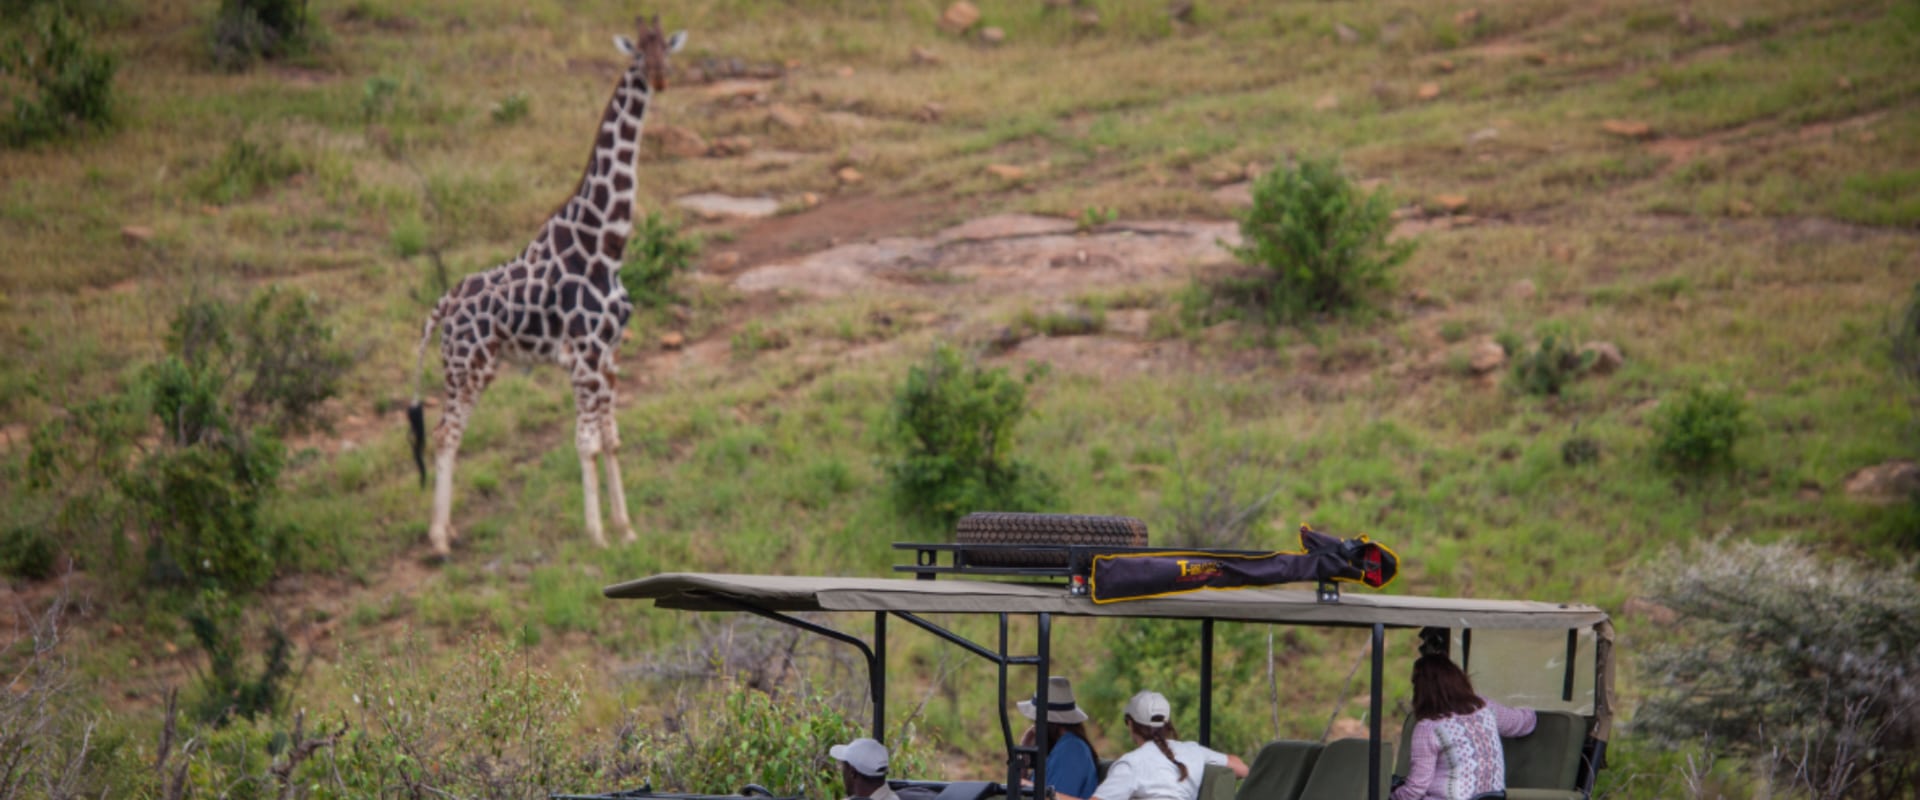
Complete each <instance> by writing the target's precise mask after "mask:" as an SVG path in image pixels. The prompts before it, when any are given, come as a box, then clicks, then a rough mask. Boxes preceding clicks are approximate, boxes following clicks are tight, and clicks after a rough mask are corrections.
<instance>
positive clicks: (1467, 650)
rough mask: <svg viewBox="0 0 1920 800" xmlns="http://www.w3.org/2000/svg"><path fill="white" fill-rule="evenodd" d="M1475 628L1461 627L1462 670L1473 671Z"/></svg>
mask: <svg viewBox="0 0 1920 800" xmlns="http://www.w3.org/2000/svg"><path fill="white" fill-rule="evenodd" d="M1472 667H1473V629H1472V628H1461V629H1460V671H1461V672H1472V671H1473V669H1472Z"/></svg>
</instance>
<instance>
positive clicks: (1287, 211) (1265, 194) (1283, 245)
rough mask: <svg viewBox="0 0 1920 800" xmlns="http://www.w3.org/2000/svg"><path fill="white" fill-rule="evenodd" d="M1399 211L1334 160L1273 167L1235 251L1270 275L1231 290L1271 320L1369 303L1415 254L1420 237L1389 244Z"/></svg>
mask: <svg viewBox="0 0 1920 800" xmlns="http://www.w3.org/2000/svg"><path fill="white" fill-rule="evenodd" d="M1392 215H1393V209H1392V201H1391V200H1389V199H1388V197H1387V195H1386V193H1385V192H1384V191H1375V192H1372V193H1367V192H1363V191H1362V190H1361V189H1360V188H1359V187H1357V186H1355V185H1354V183H1353V181H1352V180H1350V179H1349V178H1348V177H1347V176H1346V175H1345V174H1344V173H1342V172H1341V170H1340V166H1339V164H1338V163H1337V162H1336V161H1334V160H1333V159H1330V158H1329V159H1306V160H1303V161H1301V162H1300V163H1298V164H1295V165H1292V166H1287V167H1283V168H1276V169H1273V170H1270V171H1268V172H1267V174H1265V175H1262V176H1260V179H1259V180H1257V181H1255V182H1254V185H1253V208H1252V209H1250V210H1249V211H1247V213H1246V214H1245V216H1243V217H1241V219H1240V238H1241V242H1242V243H1241V244H1240V245H1239V246H1237V247H1235V248H1233V254H1234V255H1235V256H1236V257H1238V258H1239V259H1240V260H1241V261H1242V262H1243V263H1246V264H1248V265H1251V266H1255V267H1259V268H1262V270H1263V272H1262V274H1260V275H1259V276H1258V277H1254V278H1250V279H1242V280H1239V281H1235V282H1230V283H1229V284H1228V285H1227V286H1226V287H1225V288H1226V290H1227V293H1228V295H1229V297H1230V298H1231V299H1235V300H1237V301H1238V302H1239V303H1240V304H1241V305H1244V306H1249V307H1252V308H1254V309H1256V310H1258V312H1259V313H1260V314H1261V316H1262V318H1263V319H1265V320H1266V321H1267V322H1268V323H1271V324H1279V323H1287V322H1295V321H1299V320H1301V319H1304V318H1307V317H1310V316H1312V315H1315V314H1324V313H1332V312H1340V311H1345V310H1349V309H1354V308H1359V307H1362V306H1364V305H1366V304H1367V302H1368V301H1369V300H1370V298H1371V296H1372V295H1373V294H1374V293H1376V292H1378V291H1380V290H1383V289H1385V288H1387V287H1388V286H1390V285H1391V284H1392V273H1393V270H1394V269H1395V268H1396V267H1398V266H1399V265H1400V264H1401V263H1402V262H1405V261H1406V260H1407V258H1409V257H1410V256H1412V255H1413V243H1412V242H1406V241H1402V242H1391V241H1388V239H1387V235H1388V234H1389V233H1392V231H1393V216H1392Z"/></svg>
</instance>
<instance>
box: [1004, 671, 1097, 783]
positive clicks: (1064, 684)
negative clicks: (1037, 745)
mask: <svg viewBox="0 0 1920 800" xmlns="http://www.w3.org/2000/svg"><path fill="white" fill-rule="evenodd" d="M1014 705H1015V706H1017V707H1018V708H1019V709H1020V714H1021V715H1022V716H1024V717H1026V718H1027V719H1030V720H1033V721H1034V722H1035V723H1038V722H1039V721H1040V720H1039V716H1040V713H1041V712H1042V711H1044V712H1045V713H1046V717H1047V785H1048V786H1051V787H1053V790H1054V792H1055V793H1057V794H1061V795H1065V796H1067V797H1086V796H1088V795H1090V794H1092V793H1093V787H1094V786H1096V785H1098V784H1099V782H1100V780H1099V774H1100V773H1099V763H1100V757H1099V756H1097V755H1095V754H1094V752H1093V738H1092V737H1090V736H1088V735H1087V712H1085V711H1081V710H1080V706H1079V705H1078V704H1077V703H1075V702H1074V701H1073V684H1072V683H1071V682H1070V681H1068V680H1067V679H1066V678H1063V677H1060V676H1058V675H1055V676H1052V677H1050V678H1048V679H1047V696H1046V697H1044V698H1043V697H1035V698H1033V699H1030V700H1021V701H1019V702H1018V703H1015V704H1014ZM1033 740H1034V732H1033V730H1032V729H1031V728H1029V729H1028V730H1027V735H1026V736H1025V737H1024V738H1023V739H1022V743H1023V744H1033Z"/></svg>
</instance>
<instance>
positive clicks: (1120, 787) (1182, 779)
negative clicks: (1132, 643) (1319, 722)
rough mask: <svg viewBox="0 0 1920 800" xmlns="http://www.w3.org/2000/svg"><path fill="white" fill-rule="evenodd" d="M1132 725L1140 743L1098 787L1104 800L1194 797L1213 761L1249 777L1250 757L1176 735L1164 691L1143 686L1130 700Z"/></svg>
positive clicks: (1131, 730) (1129, 728)
mask: <svg viewBox="0 0 1920 800" xmlns="http://www.w3.org/2000/svg"><path fill="white" fill-rule="evenodd" d="M1127 731H1128V732H1129V733H1131V734H1133V741H1134V744H1136V745H1139V746H1138V747H1136V748H1134V750H1133V751H1132V752H1129V753H1127V754H1126V755H1124V756H1121V757H1120V758H1118V759H1116V760H1115V761H1114V762H1113V766H1110V767H1108V768H1107V779H1106V780H1104V781H1101V782H1100V785H1099V786H1098V787H1097V788H1095V789H1094V790H1093V796H1094V797H1096V798H1099V800H1194V798H1196V797H1199V796H1200V775H1201V773H1202V772H1204V771H1205V770H1206V768H1207V765H1208V764H1224V765H1226V767H1227V768H1228V769H1231V770H1233V774H1234V775H1236V776H1239V777H1241V778H1245V777H1247V763H1246V762H1245V761H1241V760H1240V757H1239V756H1236V755H1229V754H1226V753H1222V752H1220V751H1218V750H1212V749H1209V748H1206V747H1201V746H1200V745H1198V744H1195V743H1193V742H1182V741H1179V740H1178V739H1176V738H1174V737H1175V736H1177V735H1178V732H1176V731H1175V730H1174V728H1173V710H1172V707H1171V706H1169V705H1168V704H1167V698H1166V697H1164V696H1162V695H1161V694H1160V693H1159V692H1141V693H1139V694H1136V695H1134V696H1133V699H1131V700H1128V701H1127Z"/></svg>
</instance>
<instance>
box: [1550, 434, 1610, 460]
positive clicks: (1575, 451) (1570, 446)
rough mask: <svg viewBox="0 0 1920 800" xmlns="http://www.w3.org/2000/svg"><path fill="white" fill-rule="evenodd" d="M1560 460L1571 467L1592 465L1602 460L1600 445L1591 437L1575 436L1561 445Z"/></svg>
mask: <svg viewBox="0 0 1920 800" xmlns="http://www.w3.org/2000/svg"><path fill="white" fill-rule="evenodd" d="M1560 460H1561V461H1564V462H1566V464H1567V466H1569V467H1578V466H1583V465H1586V464H1592V463H1595V462H1597V461H1599V460H1600V443H1599V442H1597V441H1594V439H1593V437H1591V436H1573V437H1569V438H1568V439H1567V440H1566V441H1564V442H1561V443H1560Z"/></svg>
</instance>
